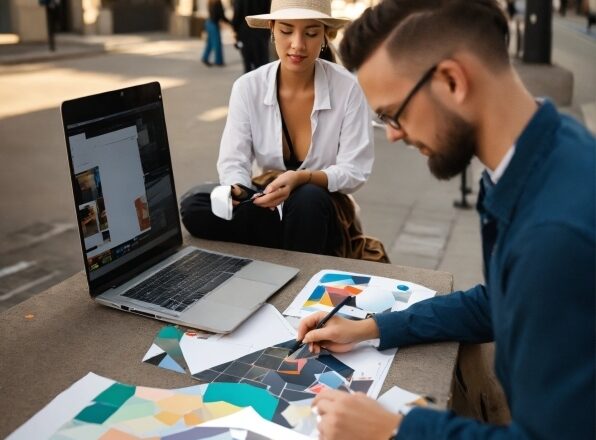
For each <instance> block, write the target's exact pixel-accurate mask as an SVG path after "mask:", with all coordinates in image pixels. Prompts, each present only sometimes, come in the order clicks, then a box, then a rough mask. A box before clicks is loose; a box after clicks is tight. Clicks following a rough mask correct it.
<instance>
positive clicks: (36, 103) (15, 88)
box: [0, 66, 186, 118]
mask: <svg viewBox="0 0 596 440" xmlns="http://www.w3.org/2000/svg"><path fill="white" fill-rule="evenodd" d="M73 77H76V81H72V78H73ZM151 81H159V82H160V83H161V87H162V89H167V88H171V87H178V86H181V85H184V84H186V81H185V80H182V79H180V78H172V77H163V76H147V77H140V78H130V77H127V76H123V75H115V74H107V73H97V72H84V71H80V70H76V69H65V68H56V67H50V66H48V68H47V69H42V70H36V71H34V72H28V73H26V74H23V73H22V72H15V73H8V74H4V75H2V83H1V84H2V85H0V102H2V103H3V104H2V106H0V118H7V117H10V116H17V115H22V114H26V113H29V112H35V111H40V110H46V109H49V108H54V107H58V106H59V105H60V104H61V103H62V101H65V100H68V99H73V98H78V97H81V96H84V95H90V94H94V93H101V92H105V91H107V90H112V89H115V88H121V87H128V86H131V85H134V84H142V83H144V82H151ZM9 84H10V85H9ZM7 103H9V104H7Z"/></svg>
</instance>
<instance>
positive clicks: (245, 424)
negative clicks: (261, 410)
mask: <svg viewBox="0 0 596 440" xmlns="http://www.w3.org/2000/svg"><path fill="white" fill-rule="evenodd" d="M201 426H211V427H216V428H237V429H247V430H250V431H252V432H254V433H256V434H261V435H264V436H266V437H269V438H271V439H273V440H306V439H308V438H309V437H307V436H305V435H303V434H299V433H297V432H294V431H292V430H290V429H287V428H284V427H283V426H280V425H277V424H275V423H272V422H269V421H268V420H265V419H263V418H262V417H261V416H259V414H257V412H256V411H255V410H254V409H252V408H251V407H247V408H244V409H243V410H241V411H238V412H236V413H234V414H231V415H229V416H226V417H221V418H219V419H215V420H211V421H209V422H206V423H203V424H202V425H201Z"/></svg>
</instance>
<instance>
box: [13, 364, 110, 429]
mask: <svg viewBox="0 0 596 440" xmlns="http://www.w3.org/2000/svg"><path fill="white" fill-rule="evenodd" d="M113 383H114V381H113V380H110V379H106V378H105V377H101V376H98V375H96V374H94V373H88V374H87V375H86V376H85V377H84V378H82V379H81V380H79V381H78V382H76V383H74V384H73V385H72V386H70V387H69V388H67V389H66V390H64V391H63V392H61V393H60V394H58V396H56V398H55V399H54V400H52V402H51V403H50V404H49V405H47V406H46V407H44V408H43V409H42V410H41V411H39V412H38V413H37V414H35V415H34V416H33V417H32V418H31V419H29V421H27V422H26V423H25V424H24V425H22V426H21V427H20V428H18V429H17V430H16V431H15V432H13V433H12V434H10V435H9V436H8V437H7V440H21V439H22V440H30V439H34V438H49V437H51V436H52V435H53V434H54V433H56V431H58V430H59V429H60V428H61V427H62V426H63V425H64V424H65V423H66V422H68V421H69V420H72V419H73V418H74V417H75V416H76V415H77V414H78V413H80V412H81V411H82V410H83V409H84V408H85V407H86V406H87V405H88V404H89V402H90V401H91V400H92V399H93V398H94V397H95V396H97V395H98V394H99V392H101V391H102V390H105V389H106V388H107V387H109V386H110V385H112V384H113Z"/></svg>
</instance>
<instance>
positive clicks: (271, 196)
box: [253, 171, 306, 209]
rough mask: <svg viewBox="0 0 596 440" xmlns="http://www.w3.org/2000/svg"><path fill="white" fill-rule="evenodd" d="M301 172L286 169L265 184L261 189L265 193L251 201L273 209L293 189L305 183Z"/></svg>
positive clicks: (288, 195)
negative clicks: (263, 188)
mask: <svg viewBox="0 0 596 440" xmlns="http://www.w3.org/2000/svg"><path fill="white" fill-rule="evenodd" d="M303 174H304V173H303V172H301V171H286V172H285V173H283V174H280V175H279V176H277V178H276V179H275V180H274V181H273V182H271V183H270V184H269V185H267V187H266V188H265V190H264V191H263V193H264V194H265V195H264V196H262V197H259V198H258V199H255V201H254V202H253V203H254V204H255V205H257V206H260V207H261V208H269V209H275V207H276V206H277V205H279V204H280V203H282V202H283V201H284V200H286V199H287V198H288V197H290V194H291V193H292V191H294V189H296V188H297V187H299V186H300V185H302V184H303V183H306V180H305V179H304V177H303Z"/></svg>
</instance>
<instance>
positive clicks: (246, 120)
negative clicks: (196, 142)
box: [217, 78, 254, 186]
mask: <svg viewBox="0 0 596 440" xmlns="http://www.w3.org/2000/svg"><path fill="white" fill-rule="evenodd" d="M242 81H243V78H240V79H238V80H236V82H235V83H234V86H233V87H232V93H231V95H230V103H229V106H228V118H227V121H226V126H225V128H224V131H223V135H222V138H221V144H220V148H219V158H218V160H217V172H218V174H219V182H220V184H222V185H233V184H236V183H241V184H243V185H246V186H251V170H252V162H253V159H254V152H253V141H252V132H251V125H250V117H249V110H250V109H249V106H248V105H247V103H246V100H245V97H244V96H243V95H244V90H245V88H244V87H243V84H242Z"/></svg>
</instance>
